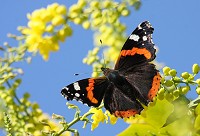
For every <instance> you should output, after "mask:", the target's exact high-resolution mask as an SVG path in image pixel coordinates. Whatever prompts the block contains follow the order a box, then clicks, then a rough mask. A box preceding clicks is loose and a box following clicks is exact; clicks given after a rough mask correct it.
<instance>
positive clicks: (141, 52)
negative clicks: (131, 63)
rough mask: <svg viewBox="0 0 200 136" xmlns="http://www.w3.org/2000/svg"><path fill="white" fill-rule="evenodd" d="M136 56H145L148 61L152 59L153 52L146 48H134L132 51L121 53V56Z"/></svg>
mask: <svg viewBox="0 0 200 136" xmlns="http://www.w3.org/2000/svg"><path fill="white" fill-rule="evenodd" d="M135 54H139V55H144V56H145V58H147V59H150V58H151V52H150V51H148V50H147V49H146V48H136V47H133V48H132V49H131V50H122V51H121V53H120V55H121V56H127V55H129V56H134V55H135Z"/></svg>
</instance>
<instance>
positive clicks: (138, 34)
mask: <svg viewBox="0 0 200 136" xmlns="http://www.w3.org/2000/svg"><path fill="white" fill-rule="evenodd" d="M153 30H154V29H153V27H152V26H151V24H150V23H149V22H148V21H144V22H143V23H141V24H139V25H138V27H137V28H136V29H135V30H134V31H133V32H132V34H131V35H130V36H129V37H128V39H127V40H126V42H125V44H124V46H123V47H122V50H121V52H120V55H119V57H118V60H117V63H116V65H115V69H117V70H124V69H127V68H129V67H132V66H133V65H137V64H139V63H143V62H149V61H152V60H153V59H154V58H155V51H156V50H155V49H154V44H153V42H152V34H153Z"/></svg>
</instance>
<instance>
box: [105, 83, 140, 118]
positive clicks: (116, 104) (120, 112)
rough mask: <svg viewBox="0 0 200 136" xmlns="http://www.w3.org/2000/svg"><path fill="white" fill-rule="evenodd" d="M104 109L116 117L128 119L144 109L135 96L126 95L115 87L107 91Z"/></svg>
mask: <svg viewBox="0 0 200 136" xmlns="http://www.w3.org/2000/svg"><path fill="white" fill-rule="evenodd" d="M104 107H105V108H106V109H107V110H108V111H109V112H110V113H111V114H113V115H115V116H116V117H121V118H126V117H131V116H134V115H135V114H137V113H140V111H141V110H142V109H143V107H142V105H141V104H140V103H139V102H138V101H137V100H136V97H135V96H134V94H124V93H123V91H122V90H120V89H118V88H116V87H115V86H110V87H109V89H107V91H106V93H105V97H104Z"/></svg>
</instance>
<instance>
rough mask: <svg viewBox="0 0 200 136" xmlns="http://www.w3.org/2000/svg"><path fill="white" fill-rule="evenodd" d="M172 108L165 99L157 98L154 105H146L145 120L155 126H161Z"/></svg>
mask: <svg viewBox="0 0 200 136" xmlns="http://www.w3.org/2000/svg"><path fill="white" fill-rule="evenodd" d="M173 110H174V106H173V104H171V103H169V102H168V101H167V100H166V99H163V100H159V99H158V100H157V102H156V104H155V105H154V106H149V107H148V109H147V111H146V118H145V122H147V123H148V124H151V125H152V126H154V127H156V128H161V127H162V126H163V125H164V124H165V123H166V120H167V118H168V117H169V115H170V114H171V113H172V112H173Z"/></svg>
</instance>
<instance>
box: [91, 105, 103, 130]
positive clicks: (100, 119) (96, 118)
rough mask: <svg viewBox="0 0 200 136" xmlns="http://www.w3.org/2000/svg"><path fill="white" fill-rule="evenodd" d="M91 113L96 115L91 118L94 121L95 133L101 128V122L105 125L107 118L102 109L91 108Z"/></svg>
mask: <svg viewBox="0 0 200 136" xmlns="http://www.w3.org/2000/svg"><path fill="white" fill-rule="evenodd" d="M90 112H91V113H94V114H93V115H92V117H91V119H93V122H92V125H91V130H92V131H93V130H94V129H95V128H97V127H98V126H99V123H100V122H102V123H104V121H105V120H107V116H106V115H104V113H103V111H102V109H96V108H91V109H90Z"/></svg>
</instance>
